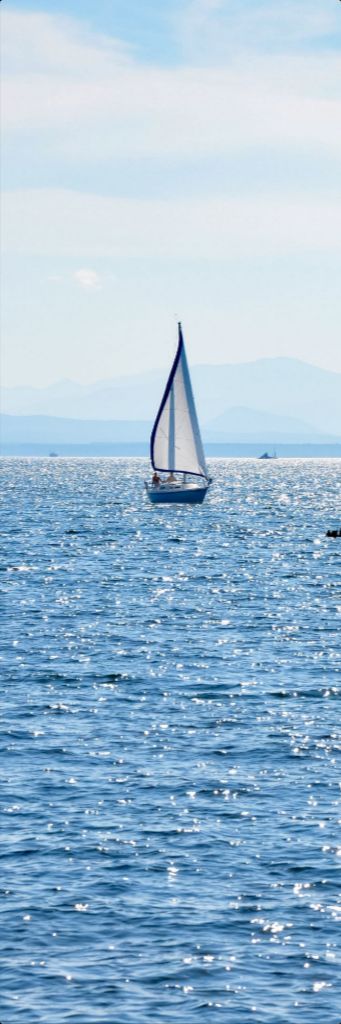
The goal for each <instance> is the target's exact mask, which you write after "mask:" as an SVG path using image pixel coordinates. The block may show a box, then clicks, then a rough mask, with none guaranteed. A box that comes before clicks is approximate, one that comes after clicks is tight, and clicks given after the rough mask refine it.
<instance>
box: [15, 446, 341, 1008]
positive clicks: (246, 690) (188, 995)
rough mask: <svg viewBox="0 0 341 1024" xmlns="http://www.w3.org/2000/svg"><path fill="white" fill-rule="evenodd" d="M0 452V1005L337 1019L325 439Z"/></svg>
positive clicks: (338, 830) (332, 608) (335, 485)
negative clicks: (149, 460) (319, 446)
mask: <svg viewBox="0 0 341 1024" xmlns="http://www.w3.org/2000/svg"><path fill="white" fill-rule="evenodd" d="M211 469H212V472H213V475H214V484H213V486H212V490H211V493H210V495H209V497H208V499H207V501H206V503H205V504H204V505H203V506H201V507H197V508H195V507H192V508H191V507H187V508H186V507H182V508H181V507H180V506H179V507H171V506H169V507H167V506H165V507H162V508H160V509H159V510H158V509H157V508H155V507H152V506H151V505H149V504H147V501H146V498H145V496H144V493H143V475H144V472H145V471H146V467H145V465H144V463H143V462H142V461H139V460H133V459H130V460H115V459H103V460H101V459H94V460H91V459H84V460H82V459H70V460H67V459H50V460H44V459H36V460H34V459H32V460H26V459H22V460H21V459H8V460H3V463H2V470H3V481H4V482H5V487H4V488H3V496H4V505H5V509H4V517H3V522H4V526H5V530H4V532H5V537H4V544H3V551H2V559H1V570H2V571H1V581H2V592H3V593H2V600H3V602H4V608H5V614H3V617H2V623H3V625H4V627H5V628H4V633H5V636H4V646H3V660H2V692H3V695H4V719H3V727H2V740H1V743H2V750H1V764H2V786H1V806H2V815H3V835H4V838H5V842H4V843H3V847H2V869H1V889H2V900H1V910H2V928H1V933H0V946H1V960H2V963H3V965H4V966H3V971H2V982H1V985H2V1008H1V1022H2V1024H12V1022H16V1021H22V1022H23V1024H33V1022H41V1024H42V1022H44V1024H63V1022H71V1021H72V1022H73V1024H97V1022H98V1024H102V1022H104V1024H152V1022H157V1024H166V1022H171V1024H174V1022H178V1024H192V1022H193V1024H194V1022H198V1024H199V1022H200V1024H211V1022H215V1021H216V1020H217V1021H226V1022H227V1021H228V1022H231V1024H241V1022H243V1024H249V1022H252V1021H255V1022H257V1024H308V1022H309V1024H325V1022H326V1024H339V1021H340V1020H341V1010H340V1007H341V970H340V958H339V942H340V923H341V903H340V902H338V882H340V867H341V809H340V669H341V662H340V632H339V629H340V621H341V573H340V566H341V540H337V539H334V540H330V539H327V538H326V537H325V532H326V529H327V528H328V527H330V526H334V525H339V521H338V520H339V517H340V504H341V502H340V498H341V487H340V483H341V473H340V463H339V462H337V461H328V460H325V461H314V460H311V461H297V462H295V461H281V460H278V461H277V462H270V463H262V462H260V463H259V462H258V463H257V462H253V461H246V460H245V461H229V460H226V461H216V462H215V463H214V462H212V464H211Z"/></svg>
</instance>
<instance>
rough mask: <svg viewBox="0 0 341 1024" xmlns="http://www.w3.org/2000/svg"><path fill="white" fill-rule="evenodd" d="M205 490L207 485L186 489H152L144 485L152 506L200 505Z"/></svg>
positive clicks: (192, 486)
mask: <svg viewBox="0 0 341 1024" xmlns="http://www.w3.org/2000/svg"><path fill="white" fill-rule="evenodd" d="M207 490H208V485H207V484H205V487H196V485H195V484H189V485H188V486H187V487H186V486H185V487H166V486H162V485H161V487H152V486H151V485H150V484H146V491H147V494H148V498H149V501H151V502H152V504H153V505H166V504H167V505H175V504H178V505H201V504H202V502H203V500H204V498H205V495H206V492H207Z"/></svg>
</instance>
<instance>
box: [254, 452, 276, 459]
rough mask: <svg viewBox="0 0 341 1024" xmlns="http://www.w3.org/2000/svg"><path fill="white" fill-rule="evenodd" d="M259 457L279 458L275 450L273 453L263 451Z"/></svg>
mask: <svg viewBox="0 0 341 1024" xmlns="http://www.w3.org/2000/svg"><path fill="white" fill-rule="evenodd" d="M258 458H259V459H277V453H276V452H273V453H272V455H270V453H269V452H263V455H259V456H258Z"/></svg>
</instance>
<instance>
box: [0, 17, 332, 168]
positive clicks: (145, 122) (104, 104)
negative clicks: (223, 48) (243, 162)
mask: <svg viewBox="0 0 341 1024" xmlns="http://www.w3.org/2000/svg"><path fill="white" fill-rule="evenodd" d="M205 3H206V7H207V0H205ZM209 6H210V7H212V6H213V8H214V7H215V6H217V5H216V4H212V3H210V4H209ZM238 7H239V8H240V4H238ZM201 8H202V3H201ZM296 8H297V4H296ZM215 13H216V15H217V14H218V13H219V10H218V12H215ZM239 13H240V17H241V18H243V17H244V15H243V14H241V12H240V11H239ZM211 16H212V17H213V16H214V11H213V13H212V11H211ZM258 16H259V15H258ZM4 23H5V31H4V39H5V49H6V47H7V50H8V56H7V65H6V66H7V75H6V76H5V84H4V97H5V98H4V118H5V122H6V123H7V126H8V128H9V130H10V133H11V138H14V139H16V138H17V139H18V142H19V144H20V142H21V141H22V140H23V139H25V137H27V136H29V138H30V140H32V145H33V146H35V148H36V150H37V152H38V153H39V154H40V160H43V158H44V154H46V155H47V156H48V157H49V158H50V157H51V155H53V154H55V155H56V157H57V158H58V160H60V159H63V160H64V161H69V163H70V161H71V162H72V165H73V166H74V165H75V163H76V162H77V160H79V159H82V160H83V161H85V162H86V163H89V164H96V162H98V163H100V164H103V162H105V161H109V162H110V161H111V162H112V161H113V160H122V159H123V160H130V161H131V160H132V159H133V158H136V159H138V158H139V157H144V158H145V157H148V158H157V159H158V161H160V160H161V161H162V160H167V161H169V158H171V159H173V160H183V159H187V160H192V161H193V160H195V159H200V158H210V159H212V158H219V157H220V156H228V155H229V154H231V153H233V152H234V151H236V150H241V151H244V152H245V151H250V150H252V147H270V148H272V149H273V148H276V149H278V150H279V151H281V152H283V151H285V150H288V149H289V148H291V150H292V151H293V152H295V153H296V154H297V153H299V152H305V151H307V150H308V151H312V150H315V151H317V150H318V151H320V152H321V151H322V152H328V151H329V152H330V153H331V154H333V155H335V154H336V153H338V154H340V155H341V135H340V131H339V125H340V123H341V97H340V69H339V60H338V58H337V57H336V55H335V54H333V53H331V52H330V53H329V54H328V61H327V62H326V59H325V55H323V54H322V55H319V56H317V55H316V54H315V55H313V54H310V55H307V54H301V55H296V56H295V55H290V56H287V55H286V56H285V57H283V56H280V57H279V56H277V57H276V58H274V57H273V56H270V55H264V54H263V55H259V54H258V55H257V52H251V55H250V53H243V52H240V51H239V50H237V52H234V53H233V57H229V59H228V60H226V59H224V60H222V63H221V66H219V65H217V62H216V61H215V63H214V64H213V67H210V66H206V67H196V66H195V65H193V64H192V66H191V64H190V63H189V64H188V65H187V66H176V67H171V68H170V67H168V68H167V67H164V68H162V67H157V66H151V65H149V66H146V65H143V64H141V63H139V62H138V61H137V60H136V59H134V58H133V56H132V55H129V53H128V51H124V50H122V46H121V45H120V43H119V42H118V41H117V40H108V39H105V38H103V37H102V36H93V37H91V38H89V36H88V35H87V34H86V33H85V34H84V30H82V29H81V28H80V25H79V24H78V23H77V22H74V21H72V19H65V18H60V17H59V16H57V15H47V14H26V13H22V12H20V13H19V12H16V13H14V12H10V11H5V12H4Z"/></svg>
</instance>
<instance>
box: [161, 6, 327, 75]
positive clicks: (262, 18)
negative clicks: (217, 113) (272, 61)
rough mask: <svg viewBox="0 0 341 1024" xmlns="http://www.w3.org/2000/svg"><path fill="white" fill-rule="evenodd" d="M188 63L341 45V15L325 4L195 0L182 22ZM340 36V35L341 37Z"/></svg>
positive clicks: (180, 27) (181, 31) (184, 12)
mask: <svg viewBox="0 0 341 1024" xmlns="http://www.w3.org/2000/svg"><path fill="white" fill-rule="evenodd" d="M178 31H179V38H180V41H181V43H182V46H183V50H184V52H185V54H186V56H187V59H188V58H192V59H193V58H196V59H198V57H200V58H201V60H204V61H206V62H213V61H214V60H217V59H220V60H221V59H222V58H224V57H225V59H226V57H227V56H231V54H235V53H236V52H238V51H242V52H243V53H244V54H245V52H246V51H247V52H248V53H256V52H262V51H263V52H272V51H274V50H275V51H276V52H279V53H280V52H282V53H284V52H285V53H288V52H289V51H292V50H294V51H295V50H298V49H302V47H303V48H305V49H309V46H310V45H311V44H313V45H315V44H316V42H318V43H319V44H320V45H322V46H323V43H324V40H325V39H328V37H329V39H330V38H332V39H333V40H334V45H335V46H336V45H337V38H338V37H339V41H340V31H341V30H340V12H339V9H338V8H337V6H336V3H333V2H331V3H329V4H326V3H323V2H322V0H317V2H315V3H314V0H299V2H298V0H285V2H283V0H282V2H280V0H243V2H242V3H241V2H240V0H190V2H189V3H188V4H187V5H186V6H185V7H184V9H183V11H182V15H181V17H180V18H179V20H178ZM338 34H339V35H338Z"/></svg>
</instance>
